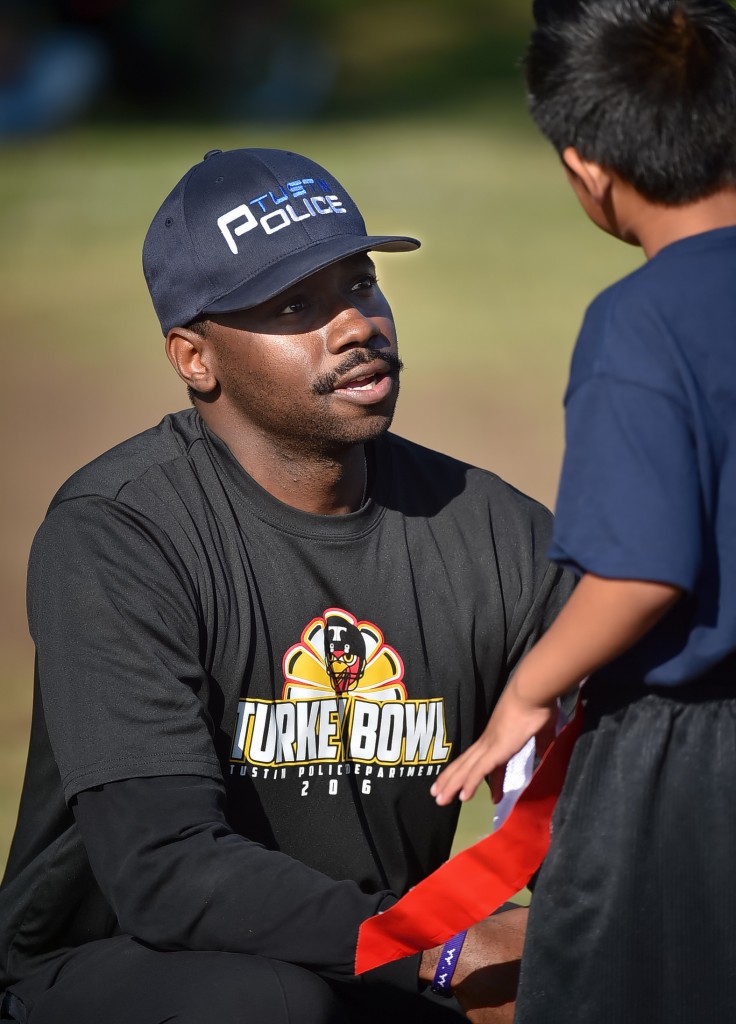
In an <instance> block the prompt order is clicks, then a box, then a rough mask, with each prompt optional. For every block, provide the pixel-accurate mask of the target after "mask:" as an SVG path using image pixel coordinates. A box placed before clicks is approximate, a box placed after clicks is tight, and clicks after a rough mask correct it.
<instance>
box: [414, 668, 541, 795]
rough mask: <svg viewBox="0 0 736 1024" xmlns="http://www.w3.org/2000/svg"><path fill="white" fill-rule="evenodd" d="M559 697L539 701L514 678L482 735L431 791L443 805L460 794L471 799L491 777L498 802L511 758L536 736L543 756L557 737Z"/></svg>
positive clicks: (453, 763)
mask: <svg viewBox="0 0 736 1024" xmlns="http://www.w3.org/2000/svg"><path fill="white" fill-rule="evenodd" d="M556 724H557V701H556V699H554V700H552V701H550V702H547V703H536V702H534V701H530V700H529V699H528V698H524V697H522V696H521V694H520V693H519V692H518V688H517V687H516V686H515V685H514V680H513V679H511V680H510V682H509V683H508V685H507V686H506V689H505V690H504V691H503V693H502V694H501V697H500V699H499V701H498V704H497V705H496V709H495V711H494V712H493V714H492V715H491V718H490V721H489V722H488V725H487V726H486V727H485V729H484V731H483V734H482V735H481V737H480V738H479V739H478V740H476V741H475V743H474V744H473V745H472V746H471V747H468V749H467V750H466V751H465V753H464V754H461V755H460V757H458V758H457V760H456V761H453V762H452V764H450V765H448V767H447V768H445V770H444V771H443V772H441V773H440V774H439V775H438V776H437V779H436V780H435V783H434V785H433V786H432V788H431V790H430V792H431V793H432V796H433V797H434V798H435V800H436V801H437V803H438V804H439V805H440V806H443V805H444V804H449V803H450V801H451V800H453V799H454V797H456V796H457V795H458V794H459V795H460V799H461V800H470V798H471V797H472V796H473V795H474V793H475V791H476V789H477V788H478V786H479V785H480V783H481V782H482V781H483V779H488V781H489V783H490V786H491V795H492V797H493V800H494V802H495V803H498V802H499V801H500V800H501V797H502V796H503V778H504V773H505V771H506V763H507V762H508V760H509V758H511V757H513V756H514V754H516V753H518V751H519V750H521V748H522V747H523V746H524V745H525V743H527V741H528V740H530V739H531V738H532V736H534V737H535V738H536V744H537V757H541V756H542V755H543V754H544V752H545V750H546V749H547V747H548V746H549V745H550V743H551V742H552V740H553V739H554V738H555V727H556Z"/></svg>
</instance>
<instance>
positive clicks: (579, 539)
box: [550, 228, 736, 685]
mask: <svg viewBox="0 0 736 1024" xmlns="http://www.w3.org/2000/svg"><path fill="white" fill-rule="evenodd" d="M565 410H566V435H567V437H566V442H567V447H566V452H565V459H564V465H563V470H562V479H561V483H560V492H559V496H558V503H557V513H556V522H555V529H554V536H553V540H552V546H551V549H550V557H551V558H553V559H555V560H556V561H558V562H560V563H562V564H565V565H569V566H572V567H574V568H575V569H577V570H578V571H581V572H591V573H595V574H596V575H599V576H604V577H608V578H614V579H637V580H653V581H658V582H662V583H671V584H674V585H676V586H678V587H682V588H683V589H684V590H685V591H686V595H685V597H684V598H683V599H682V600H681V601H680V602H679V603H678V605H677V606H675V608H674V609H673V610H672V611H671V612H670V613H669V614H668V615H666V616H665V618H664V619H663V620H661V622H660V623H659V624H658V625H657V626H656V627H655V628H654V629H653V630H652V631H651V632H650V633H649V634H648V635H647V636H646V637H645V638H644V639H643V640H642V641H640V642H639V643H638V644H637V645H636V646H635V647H634V648H632V649H631V650H630V651H629V652H627V653H626V654H625V655H624V656H622V657H621V658H619V659H617V661H616V662H614V663H612V664H611V665H610V666H609V667H608V668H607V669H606V670H605V675H607V676H610V677H612V678H617V679H621V678H626V679H631V680H634V681H642V682H645V683H648V684H650V685H655V684H656V685H672V684H679V683H683V682H686V681H688V680H691V679H694V678H696V677H697V676H699V675H701V674H702V673H704V672H707V671H708V670H709V669H710V668H711V667H712V666H714V665H715V664H717V663H718V662H719V661H721V660H722V659H723V658H724V657H725V656H726V655H728V654H729V653H731V652H732V651H734V650H736V228H721V229H718V230H715V231H708V232H705V233H703V234H700V235H695V236H692V237H690V238H685V239H682V240H681V241H678V242H675V243H673V244H672V245H669V246H667V247H666V248H664V249H662V250H661V251H660V252H659V253H658V254H657V255H656V256H654V258H653V259H651V260H649V262H648V263H646V264H645V265H644V266H643V267H641V268H640V269H638V270H637V271H635V272H634V273H633V274H630V275H629V276H628V277H626V278H624V279H623V280H622V281H619V282H618V283H617V284H615V285H613V286H612V287H611V288H608V289H607V290H606V291H604V292H603V293H602V294H601V295H599V296H598V298H597V299H595V301H594V302H593V303H592V304H591V306H590V308H589V309H588V312H587V314H586V317H585V320H584V323H583V326H582V329H581V333H580V337H579V338H578V342H577V345H576V348H575V352H574V355H573V360H572V368H571V375H570V382H569V386H568V390H567V394H566V397H565Z"/></svg>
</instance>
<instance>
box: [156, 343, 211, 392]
mask: <svg viewBox="0 0 736 1024" xmlns="http://www.w3.org/2000/svg"><path fill="white" fill-rule="evenodd" d="M166 355H167V356H168V357H169V362H170V363H171V365H172V366H173V367H174V369H175V370H176V372H177V373H178V374H179V376H180V377H181V379H182V380H183V381H184V383H185V384H186V385H187V386H188V387H190V388H192V389H193V390H194V391H196V392H198V393H199V394H202V395H205V394H208V393H210V392H212V391H214V389H215V388H216V387H217V378H216V376H215V374H214V372H213V368H212V366H211V365H210V364H211V362H212V346H211V345H210V344H208V342H207V340H206V338H203V337H202V336H201V335H199V334H197V333H195V332H194V331H190V330H188V328H186V327H172V329H171V330H170V331H169V333H168V334H167V335H166Z"/></svg>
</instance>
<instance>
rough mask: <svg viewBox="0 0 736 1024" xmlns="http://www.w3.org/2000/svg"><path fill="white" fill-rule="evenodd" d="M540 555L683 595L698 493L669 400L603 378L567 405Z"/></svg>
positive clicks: (693, 562) (684, 431)
mask: <svg viewBox="0 0 736 1024" xmlns="http://www.w3.org/2000/svg"><path fill="white" fill-rule="evenodd" d="M566 435H567V438H566V442H567V443H566V451H565V457H564V462H563V469H562V477H561V482H560V490H559V495H558V501H557V509H556V517H555V528H554V536H553V541H552V545H551V548H550V552H549V553H550V557H551V558H553V559H555V561H557V562H559V563H561V564H564V565H568V566H572V567H574V568H575V569H577V570H578V571H580V572H591V573H595V574H596V575H599V576H604V577H608V578H613V579H640V580H652V581H655V582H660V583H670V584H673V585H675V586H679V587H682V588H684V589H685V590H690V589H692V587H693V586H694V584H695V581H696V578H697V575H698V571H699V567H700V562H701V532H702V523H701V508H700V487H699V481H698V467H697V456H696V451H695V445H694V441H693V438H692V436H691V432H690V429H689V426H688V421H687V417H686V415H685V413H684V411H683V409H682V407H681V406H680V404H679V403H678V402H677V401H676V399H674V398H673V397H672V396H670V395H668V394H666V393H664V392H661V391H658V390H655V389H652V388H649V387H644V386H641V385H639V384H635V383H631V382H629V381H626V380H620V379H617V378H614V377H609V376H605V375H597V376H593V377H591V378H590V379H588V380H586V381H585V382H584V383H582V384H581V385H580V386H579V387H577V388H576V389H575V390H574V392H572V393H571V395H570V396H569V398H568V402H567V408H566Z"/></svg>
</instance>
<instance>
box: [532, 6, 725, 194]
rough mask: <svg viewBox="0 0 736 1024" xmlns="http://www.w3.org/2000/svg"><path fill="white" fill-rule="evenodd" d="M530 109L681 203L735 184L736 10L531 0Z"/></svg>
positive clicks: (545, 127)
mask: <svg viewBox="0 0 736 1024" xmlns="http://www.w3.org/2000/svg"><path fill="white" fill-rule="evenodd" d="M534 15H535V18H536V21H537V27H536V28H535V30H534V32H533V33H532V37H531V41H530V44H529V48H528V51H527V54H526V59H525V70H526V78H527V85H528V90H529V106H530V110H531V113H532V116H533V117H534V120H535V121H536V123H537V125H538V127H539V128H540V129H541V131H542V132H543V133H544V134H545V135H546V136H547V138H548V139H549V140H550V141H551V142H552V144H553V145H554V146H555V148H556V149H557V151H558V152H560V153H562V151H563V150H564V149H565V148H566V147H568V146H574V147H575V148H576V149H577V150H578V152H579V154H580V156H581V157H583V159H586V160H591V161H594V162H595V163H598V164H601V165H603V166H605V167H608V168H609V169H610V170H612V171H614V172H615V173H617V174H618V175H620V177H622V178H623V179H624V180H625V181H627V182H628V183H629V184H630V185H633V187H634V188H635V189H636V190H637V191H638V192H639V193H640V194H641V195H643V196H644V197H645V198H646V199H648V200H650V201H651V202H655V203H663V204H666V205H680V204H682V203H687V202H692V201H694V200H696V199H702V198H704V197H705V196H708V195H711V194H712V193H713V192H715V191H717V190H718V189H720V188H724V187H726V186H729V185H736V11H734V9H733V7H732V6H731V5H730V4H729V3H728V2H726V0H535V3H534Z"/></svg>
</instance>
